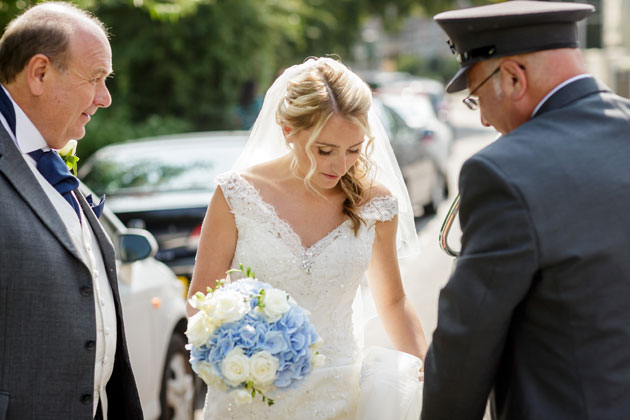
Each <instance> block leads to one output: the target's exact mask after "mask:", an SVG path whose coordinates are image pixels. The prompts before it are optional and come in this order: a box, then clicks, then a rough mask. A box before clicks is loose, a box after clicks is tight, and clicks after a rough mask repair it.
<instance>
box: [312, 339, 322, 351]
mask: <svg viewBox="0 0 630 420" xmlns="http://www.w3.org/2000/svg"><path fill="white" fill-rule="evenodd" d="M323 345H324V339H323V338H321V337H317V340H315V342H314V343H313V344H311V348H312V349H319V348H321V347H322V346H323Z"/></svg>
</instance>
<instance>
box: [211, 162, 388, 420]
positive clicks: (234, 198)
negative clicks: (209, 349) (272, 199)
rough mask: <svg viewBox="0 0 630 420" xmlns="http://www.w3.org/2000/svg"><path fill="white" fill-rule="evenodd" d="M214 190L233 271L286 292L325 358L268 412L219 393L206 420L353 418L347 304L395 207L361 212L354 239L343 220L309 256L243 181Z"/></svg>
mask: <svg viewBox="0 0 630 420" xmlns="http://www.w3.org/2000/svg"><path fill="white" fill-rule="evenodd" d="M217 182H218V184H219V185H220V187H221V189H222V191H223V194H224V196H225V198H226V200H227V202H228V204H229V206H230V209H231V211H232V213H233V214H234V218H235V222H236V227H237V230H238V238H237V244H236V249H235V253H234V258H233V261H232V267H233V268H236V267H238V265H239V263H242V264H243V265H244V266H250V267H251V268H252V270H253V271H254V273H255V274H256V277H258V278H259V279H260V280H261V281H265V282H268V283H270V284H272V285H274V286H275V287H279V288H281V289H284V290H286V291H287V292H288V293H289V294H290V295H291V296H292V297H293V298H294V299H295V300H296V301H297V302H298V304H300V305H301V306H302V307H304V308H305V309H307V310H308V311H309V312H310V316H309V319H310V320H311V322H312V323H313V324H314V325H315V327H316V329H317V331H318V333H319V334H320V335H321V336H322V338H323V339H324V345H323V347H322V349H321V352H322V353H323V354H325V355H326V364H325V366H324V367H323V368H320V369H318V370H316V371H314V372H313V374H311V375H310V376H309V377H308V378H307V379H306V380H305V381H304V382H303V383H302V384H300V385H299V386H298V387H296V388H295V389H292V390H289V391H286V392H281V393H279V394H277V395H276V404H275V405H274V406H272V407H266V406H262V405H261V403H259V402H254V403H253V404H251V405H247V406H234V405H233V404H231V398H230V397H229V396H227V395H226V394H225V393H222V392H220V391H214V390H212V389H211V390H209V392H208V397H207V401H206V408H205V410H204V412H205V418H206V419H207V420H208V419H214V418H217V419H230V418H234V419H242V418H247V419H267V418H269V419H271V418H273V419H275V420H285V419H286V420H289V419H293V418H300V419H336V418H352V416H353V415H354V411H355V410H356V402H357V400H358V394H359V391H358V376H359V370H360V354H359V347H358V345H357V343H356V339H355V337H354V329H353V325H352V302H353V300H354V297H355V294H356V291H357V288H358V287H359V283H360V281H361V278H362V276H363V275H364V273H365V271H366V269H367V266H368V263H369V260H370V256H371V253H372V245H373V243H374V225H375V223H376V222H377V221H386V220H391V219H393V218H394V217H395V216H396V214H397V213H398V205H397V201H396V199H395V198H394V197H392V196H377V197H375V198H373V199H372V200H370V201H369V202H368V203H366V204H365V205H363V206H362V207H361V208H360V215H361V216H362V217H363V218H364V220H365V221H366V225H365V226H361V228H360V229H359V232H358V235H355V234H354V231H353V229H352V224H351V222H350V220H346V221H344V222H343V223H341V224H340V225H339V226H337V227H336V228H334V229H333V230H332V231H331V232H329V233H328V234H327V235H326V236H324V237H323V238H322V239H320V240H319V241H317V242H316V243H315V244H313V245H312V246H310V247H308V248H307V247H304V246H303V245H302V241H301V239H300V237H299V236H298V235H297V234H296V233H295V231H294V230H293V229H292V228H291V226H290V225H289V224H288V223H287V222H286V221H284V220H282V219H280V218H279V217H278V215H277V213H276V211H275V209H274V208H273V206H271V205H270V204H269V203H266V202H265V201H263V199H262V197H261V195H260V193H259V192H258V191H257V190H256V189H255V187H254V186H253V185H252V184H251V183H249V182H248V181H247V180H245V179H244V178H243V177H242V176H241V175H239V174H238V173H236V172H231V173H227V174H223V175H220V176H219V177H217ZM296 410H297V411H296Z"/></svg>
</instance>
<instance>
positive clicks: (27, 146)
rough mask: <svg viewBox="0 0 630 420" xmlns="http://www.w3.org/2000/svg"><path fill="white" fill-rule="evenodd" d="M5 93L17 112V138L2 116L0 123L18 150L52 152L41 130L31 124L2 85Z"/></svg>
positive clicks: (24, 151) (0, 115)
mask: <svg viewBox="0 0 630 420" xmlns="http://www.w3.org/2000/svg"><path fill="white" fill-rule="evenodd" d="M0 87H2V89H4V92H5V93H6V94H7V96H8V97H9V99H11V102H12V103H13V109H14V110H15V131H16V133H17V138H16V137H15V136H14V135H13V132H11V129H10V128H9V124H8V123H7V121H6V119H5V118H4V116H3V115H2V114H0V121H1V122H2V125H4V128H5V129H6V131H7V132H8V133H9V134H10V135H11V138H12V139H13V141H14V142H15V144H16V145H17V147H18V149H19V150H20V151H21V152H22V153H29V152H32V151H34V150H39V149H42V150H44V151H47V150H50V147H48V143H46V140H44V137H43V136H42V135H41V133H40V132H39V130H37V128H36V127H35V125H34V124H33V123H32V122H31V120H30V119H29V118H28V117H27V116H26V114H25V113H24V111H22V108H20V106H19V105H18V104H17V103H15V101H14V100H13V98H12V97H11V94H10V93H9V91H8V90H7V89H6V88H5V87H4V86H2V85H0Z"/></svg>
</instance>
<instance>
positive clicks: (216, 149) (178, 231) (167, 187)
mask: <svg viewBox="0 0 630 420" xmlns="http://www.w3.org/2000/svg"><path fill="white" fill-rule="evenodd" d="M248 134H249V133H248V132H247V131H225V132H199V133H189V134H180V135H171V136H162V137H153V138H146V139H139V140H134V141H131V142H128V143H121V144H115V145H110V146H107V147H104V148H102V149H100V150H99V151H98V152H96V153H95V154H94V155H93V156H92V157H91V158H90V159H88V161H87V162H86V163H85V164H84V165H83V166H82V167H81V170H80V171H79V178H81V179H82V180H83V181H84V182H85V183H87V184H89V185H90V186H91V188H92V189H93V190H94V192H95V193H96V194H97V195H99V196H100V195H101V194H106V195H107V205H108V207H109V208H110V209H111V210H112V211H113V212H114V213H115V214H116V216H118V218H120V220H122V222H123V223H124V224H125V225H126V226H127V227H133V228H142V229H146V230H148V231H150V232H151V233H152V234H153V236H155V239H156V240H157V243H158V252H157V254H156V256H155V257H156V258H157V259H158V260H160V261H162V262H164V263H165V264H167V265H168V266H169V267H170V268H171V269H172V270H173V271H174V272H175V274H176V275H178V277H179V279H180V280H181V281H182V282H183V283H184V284H185V286H186V287H187V286H188V283H189V281H190V278H191V276H192V270H193V266H194V262H195V255H196V253H197V245H198V243H199V236H200V234H201V223H202V221H203V218H204V215H205V214H206V209H207V207H208V203H209V202H210V198H211V197H212V193H213V191H214V190H215V188H216V184H215V182H214V178H215V177H216V175H218V174H220V173H222V172H225V171H227V170H229V169H230V168H231V166H232V164H233V163H234V161H235V160H236V158H237V157H238V155H239V153H240V152H241V150H242V148H243V147H244V145H245V142H246V141H247V137H248Z"/></svg>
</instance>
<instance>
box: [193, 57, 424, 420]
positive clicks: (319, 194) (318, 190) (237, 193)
mask: <svg viewBox="0 0 630 420" xmlns="http://www.w3.org/2000/svg"><path fill="white" fill-rule="evenodd" d="M370 106H371V92H370V90H369V88H368V86H367V85H366V84H365V83H364V82H363V81H362V80H361V79H360V78H359V77H358V76H357V75H356V74H354V73H353V72H351V71H350V70H349V69H348V68H347V67H346V66H344V65H343V64H341V63H340V62H339V61H336V60H333V59H331V58H318V59H312V58H311V59H309V60H307V61H306V62H305V63H304V64H301V65H297V66H293V67H291V68H289V69H288V70H286V71H285V72H284V73H283V74H282V75H281V76H280V77H279V78H278V79H277V80H276V81H275V82H274V84H273V85H272V87H271V88H270V89H269V91H268V92H267V94H266V96H265V101H264V104H263V107H262V109H261V112H260V115H259V117H258V119H257V121H256V123H255V125H254V127H253V130H252V134H251V136H250V139H249V142H248V144H247V146H246V147H245V150H244V152H243V154H242V155H241V158H239V160H238V161H237V163H236V166H235V169H236V170H235V171H233V172H230V173H226V174H223V175H221V176H219V177H218V179H217V181H218V187H217V190H216V191H215V193H214V195H213V197H212V200H211V202H210V205H209V208H208V213H207V215H206V218H205V220H204V222H203V228H202V233H201V240H200V243H199V248H198V252H197V259H196V264H195V269H194V274H193V280H192V284H191V288H190V292H189V293H190V296H192V295H193V294H194V293H196V292H197V291H203V292H205V291H206V288H207V287H208V286H209V287H214V286H215V283H216V281H217V280H218V279H220V278H223V277H224V276H225V272H226V270H228V269H230V268H236V267H238V265H239V263H242V264H243V265H245V266H250V267H251V268H252V270H253V271H254V272H255V273H256V275H257V277H258V278H259V279H260V280H262V281H265V282H268V283H271V284H272V285H273V286H275V287H279V288H282V289H284V290H286V291H287V292H288V293H289V294H290V295H291V296H292V297H293V298H294V299H295V300H296V301H297V302H298V303H299V304H300V305H301V306H302V307H304V308H306V309H307V310H308V311H310V316H309V319H310V320H311V322H312V323H313V325H314V326H315V328H316V329H317V331H318V333H319V335H320V336H321V337H322V338H323V340H324V344H323V347H322V348H321V350H320V351H321V353H323V354H324V355H325V356H326V363H325V365H324V367H322V368H319V369H316V370H314V371H313V372H312V373H311V374H310V375H308V376H307V377H306V378H305V379H304V381H303V382H302V383H300V384H299V385H298V386H296V387H294V388H292V389H290V390H283V391H278V392H277V393H275V394H274V393H271V394H270V395H269V396H270V397H271V398H273V399H274V400H275V404H274V405H273V406H271V407H268V406H267V405H266V404H264V403H262V402H261V401H259V400H256V401H254V402H253V403H252V404H248V405H240V406H237V405H233V404H232V399H231V397H229V396H228V394H227V393H224V392H222V391H218V390H215V389H213V388H210V389H209V390H208V394H207V397H206V404H205V408H204V419H207V420H209V419H276V420H289V419H328V420H332V419H383V418H387V419H392V420H398V419H405V420H407V419H414V420H416V419H418V417H419V415H420V411H419V410H420V402H421V382H420V379H419V378H420V376H421V375H422V373H421V366H422V362H421V359H423V358H424V355H425V353H426V348H427V344H426V341H425V338H424V333H423V331H422V326H421V324H420V321H419V320H418V317H417V315H416V314H415V313H414V311H413V310H412V308H411V305H410V303H409V302H408V301H407V298H406V297H405V293H404V290H403V287H402V282H401V276H400V271H399V268H398V252H399V250H400V251H402V252H406V251H405V249H408V248H413V245H414V243H415V241H416V240H417V236H416V232H415V228H414V225H413V216H412V213H411V206H410V203H409V199H408V197H407V195H406V189H405V187H404V184H403V182H402V177H401V176H400V170H399V169H398V167H397V165H396V162H395V158H394V157H393V154H392V151H391V147H390V146H389V141H388V139H387V137H386V135H385V133H384V130H383V127H382V126H381V125H380V123H379V122H378V119H377V118H376V117H375V116H374V115H373V113H372V111H370ZM370 156H373V158H370ZM397 232H398V235H397ZM365 274H367V279H368V284H369V289H370V290H371V292H372V296H373V298H374V302H375V303H376V308H377V311H378V314H379V316H380V318H381V320H382V322H383V325H384V326H385V329H386V331H387V333H388V335H389V337H390V339H391V341H392V343H393V344H394V345H395V347H396V348H397V349H398V350H399V351H394V350H385V349H380V350H370V351H366V352H363V351H362V350H361V346H360V345H359V341H358V339H357V338H356V336H355V334H354V333H353V332H354V331H355V329H354V326H353V316H352V315H353V301H354V299H355V296H356V295H357V289H358V288H359V286H360V283H361V280H362V278H363V276H364V275H365ZM188 310H189V315H192V312H193V311H194V309H192V308H191V307H189V308H188Z"/></svg>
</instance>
